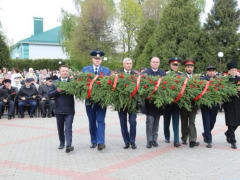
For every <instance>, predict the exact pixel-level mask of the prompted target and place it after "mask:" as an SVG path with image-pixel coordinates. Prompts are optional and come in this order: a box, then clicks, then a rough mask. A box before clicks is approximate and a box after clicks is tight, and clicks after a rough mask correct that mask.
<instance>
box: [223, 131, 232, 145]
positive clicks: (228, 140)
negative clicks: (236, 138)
mask: <svg viewBox="0 0 240 180" xmlns="http://www.w3.org/2000/svg"><path fill="white" fill-rule="evenodd" d="M224 134H225V136H226V141H227V142H228V143H229V144H231V139H230V138H229V137H228V135H227V133H224Z"/></svg>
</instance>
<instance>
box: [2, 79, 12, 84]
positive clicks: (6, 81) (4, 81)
mask: <svg viewBox="0 0 240 180" xmlns="http://www.w3.org/2000/svg"><path fill="white" fill-rule="evenodd" d="M2 83H10V84H11V79H4V80H3V82H2Z"/></svg>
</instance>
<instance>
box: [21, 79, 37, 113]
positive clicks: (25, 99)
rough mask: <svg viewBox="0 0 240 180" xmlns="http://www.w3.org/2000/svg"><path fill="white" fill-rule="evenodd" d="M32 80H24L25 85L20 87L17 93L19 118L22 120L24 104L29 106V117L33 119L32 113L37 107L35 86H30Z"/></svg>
mask: <svg viewBox="0 0 240 180" xmlns="http://www.w3.org/2000/svg"><path fill="white" fill-rule="evenodd" d="M31 82H32V79H31V78H27V79H26V80H25V85H23V86H22V87H21V89H20V90H19V93H18V110H19V114H20V117H21V118H24V109H23V107H24V106H25V105H26V104H29V105H30V110H29V115H30V118H33V113H34V111H35V109H36V107H37V96H38V91H37V89H36V87H35V86H32V85H31Z"/></svg>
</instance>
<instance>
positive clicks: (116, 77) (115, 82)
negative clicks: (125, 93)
mask: <svg viewBox="0 0 240 180" xmlns="http://www.w3.org/2000/svg"><path fill="white" fill-rule="evenodd" d="M117 82H118V74H115V77H114V81H113V86H112V91H114V89H115V88H116V87H117Z"/></svg>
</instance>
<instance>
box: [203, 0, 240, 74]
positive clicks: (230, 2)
mask: <svg viewBox="0 0 240 180" xmlns="http://www.w3.org/2000/svg"><path fill="white" fill-rule="evenodd" d="M239 25H240V10H239V9H238V5H237V0H215V1H214V6H213V8H212V10H211V13H210V14H209V15H208V18H207V22H206V23H205V24H204V34H203V37H202V40H201V41H202V43H201V44H202V58H203V59H202V61H201V63H200V64H199V66H200V68H201V67H202V66H203V65H204V64H213V65H217V67H218V69H219V71H222V70H226V69H225V68H226V63H227V62H228V61H231V60H236V61H239V55H240V49H239V48H240V39H239V34H238V32H237V31H238V28H239ZM218 52H223V53H224V57H223V58H222V60H221V62H222V63H221V65H220V61H219V58H218V55H217V54H218ZM205 66H206V65H205ZM220 68H221V69H220Z"/></svg>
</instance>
